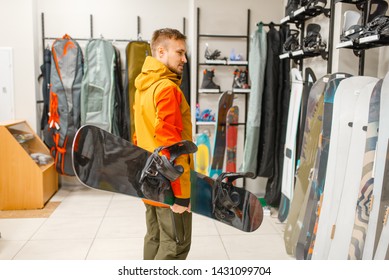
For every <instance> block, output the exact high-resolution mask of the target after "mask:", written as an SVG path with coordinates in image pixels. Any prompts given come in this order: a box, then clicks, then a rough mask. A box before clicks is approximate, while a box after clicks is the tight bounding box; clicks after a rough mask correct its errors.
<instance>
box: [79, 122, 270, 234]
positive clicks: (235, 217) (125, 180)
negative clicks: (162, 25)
mask: <svg viewBox="0 0 389 280" xmlns="http://www.w3.org/2000/svg"><path fill="white" fill-rule="evenodd" d="M180 143H181V142H180ZM190 144H192V145H190ZM194 147H196V146H195V145H194V144H193V143H192V142H188V141H187V142H185V145H184V144H182V145H178V144H176V145H172V147H170V148H169V152H170V155H171V156H172V157H173V154H180V151H182V150H185V151H188V150H189V152H194V151H195V150H196V149H194ZM151 155H155V154H152V153H150V152H148V151H146V150H144V149H141V148H139V147H137V146H135V145H133V144H131V143H130V142H128V141H126V140H124V139H122V138H120V137H118V136H115V135H113V134H111V133H109V132H107V131H105V130H102V129H100V128H98V127H96V126H91V125H85V126H83V127H81V128H80V129H79V130H78V131H77V134H76V137H75V140H74V142H73V150H72V159H73V168H74V172H75V174H76V177H77V178H78V179H79V180H80V181H81V182H82V183H83V184H84V185H86V186H87V187H90V188H93V189H98V190H104V191H109V192H115V193H121V194H125V195H130V196H135V197H139V198H146V199H152V200H155V201H158V202H161V203H164V204H167V205H172V204H173V203H174V196H173V192H172V190H171V187H170V183H167V185H166V179H165V185H164V186H165V188H164V189H162V190H160V191H157V189H155V188H152V186H153V185H152V184H154V186H155V185H158V184H159V182H160V180H157V179H156V178H158V177H157V176H159V175H158V173H161V172H162V171H165V170H166V169H164V168H162V169H158V171H159V172H155V171H156V170H152V169H147V170H146V172H142V170H143V169H144V167H145V165H146V164H148V163H153V161H151V160H150V159H152V157H151V158H150V156H151ZM155 162H156V164H157V165H158V164H160V162H159V160H158V158H157V159H156V161H155ZM159 167H161V165H159ZM162 167H165V166H162ZM145 174H149V175H150V177H149V176H146V179H145V180H144V181H143V183H140V179H141V177H142V175H145ZM249 175H250V174H249ZM243 176H247V174H243V173H239V174H238V173H228V174H227V173H223V174H222V176H219V177H218V179H217V180H218V181H216V182H215V180H213V179H211V178H209V177H207V176H205V175H202V174H199V173H196V172H195V171H192V172H191V211H192V212H194V213H197V214H201V215H203V216H206V217H209V218H212V219H215V220H218V221H220V222H223V223H225V224H227V225H230V226H232V227H235V228H237V229H240V230H242V231H246V232H251V231H254V230H256V229H257V228H258V227H259V226H260V225H261V223H262V219H263V210H262V206H261V204H260V202H259V200H258V199H257V197H256V196H255V195H253V194H252V193H250V192H248V191H246V190H244V189H243V188H236V187H234V186H233V185H232V182H233V181H234V180H235V179H237V178H240V177H243ZM142 178H143V177H142ZM159 178H160V177H159ZM224 180H227V182H222V181H224ZM167 182H169V181H167Z"/></svg>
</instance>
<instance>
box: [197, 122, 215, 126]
mask: <svg viewBox="0 0 389 280" xmlns="http://www.w3.org/2000/svg"><path fill="white" fill-rule="evenodd" d="M196 125H208V126H211V125H213V126H215V125H216V122H205V121H196Z"/></svg>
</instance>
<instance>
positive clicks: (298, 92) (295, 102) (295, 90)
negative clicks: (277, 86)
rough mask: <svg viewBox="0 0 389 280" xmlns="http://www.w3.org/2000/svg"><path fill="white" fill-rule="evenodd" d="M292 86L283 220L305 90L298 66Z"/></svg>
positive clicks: (283, 194)
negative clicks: (302, 97)
mask: <svg viewBox="0 0 389 280" xmlns="http://www.w3.org/2000/svg"><path fill="white" fill-rule="evenodd" d="M290 80H291V83H292V88H291V92H290V95H291V97H290V101H289V111H288V125H287V129H286V140H285V150H284V163H283V169H282V188H281V202H280V208H279V210H278V211H279V212H278V213H279V215H278V219H279V220H280V221H281V222H283V221H284V220H285V219H286V217H287V216H288V213H289V205H290V201H291V199H292V194H293V188H294V174H295V167H296V140H297V139H296V134H297V128H298V120H299V115H300V106H301V96H302V92H303V79H302V77H301V73H300V71H299V70H298V69H297V68H292V69H291V71H290Z"/></svg>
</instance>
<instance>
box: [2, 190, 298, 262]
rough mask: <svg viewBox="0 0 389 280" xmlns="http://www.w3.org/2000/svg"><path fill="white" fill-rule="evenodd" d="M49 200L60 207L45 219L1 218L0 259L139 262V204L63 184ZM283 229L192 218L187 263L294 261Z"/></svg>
mask: <svg viewBox="0 0 389 280" xmlns="http://www.w3.org/2000/svg"><path fill="white" fill-rule="evenodd" d="M51 201H61V204H60V205H59V206H58V208H57V209H56V210H55V212H54V213H53V214H52V215H51V216H50V217H49V218H34V219H0V232H1V236H2V237H1V239H0V259H2V260H12V259H17V260H31V259H38V260H51V259H56V260H66V259H68V260H69V259H70V260H83V259H88V260H92V259H93V260H97V259H104V260H109V259H110V260H131V259H133V260H134V259H135V260H136V259H138V260H140V259H142V247H143V236H144V234H145V231H146V227H145V217H144V206H143V203H142V202H141V200H139V199H136V198H132V197H128V196H124V195H118V194H112V193H108V192H101V191H100V192H99V191H95V190H92V189H88V188H86V187H82V186H78V185H67V186H63V187H61V188H60V190H59V191H58V192H57V193H56V195H55V196H54V197H53V198H52V199H51ZM283 228H284V225H283V224H280V223H279V222H278V219H277V218H276V215H274V217H273V216H265V217H264V221H263V224H262V225H261V227H260V228H259V229H258V230H257V231H255V232H253V233H244V232H241V231H239V230H235V229H234V228H231V227H229V226H227V225H224V224H222V223H220V222H216V221H213V220H210V219H208V218H204V217H201V216H199V215H193V238H192V248H191V251H190V253H189V256H188V259H191V260H206V259H218V260H224V259H231V260H242V259H252V260H257V259H258V260H259V259H268V260H287V259H293V258H292V257H291V256H289V255H287V254H286V252H285V249H284V241H283Z"/></svg>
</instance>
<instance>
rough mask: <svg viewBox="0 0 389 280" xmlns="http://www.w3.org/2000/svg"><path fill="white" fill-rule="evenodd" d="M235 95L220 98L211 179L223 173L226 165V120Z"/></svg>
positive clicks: (210, 171) (228, 93)
mask: <svg viewBox="0 0 389 280" xmlns="http://www.w3.org/2000/svg"><path fill="white" fill-rule="evenodd" d="M233 100H234V93H232V92H228V91H226V92H223V93H222V94H221V95H220V97H219V102H218V110H217V114H216V130H215V139H214V144H213V150H212V151H213V154H212V159H211V166H210V170H209V177H211V178H216V177H217V176H219V175H220V174H221V173H222V170H223V164H224V154H225V150H226V118H227V112H228V110H229V109H230V108H231V106H232V102H233Z"/></svg>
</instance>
